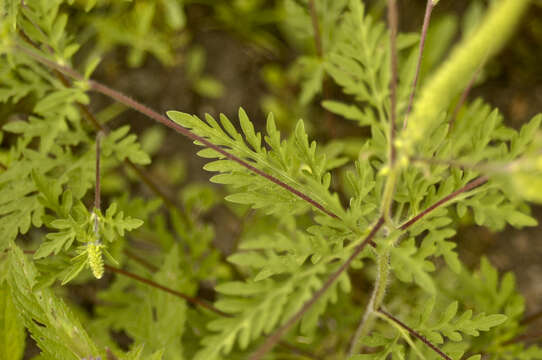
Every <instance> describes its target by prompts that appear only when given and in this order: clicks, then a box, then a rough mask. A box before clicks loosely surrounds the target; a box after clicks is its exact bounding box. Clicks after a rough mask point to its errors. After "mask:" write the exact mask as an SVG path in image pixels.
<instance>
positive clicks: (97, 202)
mask: <svg viewBox="0 0 542 360" xmlns="http://www.w3.org/2000/svg"><path fill="white" fill-rule="evenodd" d="M101 135H102V134H101V133H100V132H99V133H97V134H96V181H95V187H94V209H96V210H100V209H101V206H102V205H101V203H102V200H101V182H100V178H101V177H100V152H101V151H100V140H101V137H102V136H101Z"/></svg>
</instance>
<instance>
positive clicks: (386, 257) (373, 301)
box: [348, 250, 390, 357]
mask: <svg viewBox="0 0 542 360" xmlns="http://www.w3.org/2000/svg"><path fill="white" fill-rule="evenodd" d="M389 261H390V252H389V250H385V251H384V253H383V254H380V255H379V256H378V272H377V276H376V281H375V283H374V288H373V293H372V294H371V298H370V300H369V304H368V305H367V307H366V308H365V311H364V313H363V316H362V317H361V320H360V322H359V325H358V327H357V329H356V332H355V333H354V336H353V337H352V339H351V341H350V349H349V350H348V356H349V357H350V356H353V355H355V354H357V353H358V352H359V349H360V342H359V341H360V340H361V339H362V338H363V337H365V336H366V335H367V334H368V332H369V330H370V328H371V326H372V324H373V322H374V312H375V311H376V310H377V309H378V308H380V305H381V304H382V301H383V300H384V295H385V294H386V288H387V285H388V274H389V268H390V267H389Z"/></svg>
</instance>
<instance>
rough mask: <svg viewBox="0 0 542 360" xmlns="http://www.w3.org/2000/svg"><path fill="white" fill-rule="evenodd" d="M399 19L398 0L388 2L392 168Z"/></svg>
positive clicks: (392, 164) (393, 163)
mask: <svg viewBox="0 0 542 360" xmlns="http://www.w3.org/2000/svg"><path fill="white" fill-rule="evenodd" d="M398 23H399V17H398V11H397V2H396V0H388V26H389V27H390V57H391V59H390V66H391V79H390V135H389V140H390V168H393V167H394V165H395V158H396V149H395V125H396V124H395V122H396V116H397V29H398V27H399V25H398Z"/></svg>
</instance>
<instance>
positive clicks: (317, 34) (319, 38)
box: [309, 0, 324, 58]
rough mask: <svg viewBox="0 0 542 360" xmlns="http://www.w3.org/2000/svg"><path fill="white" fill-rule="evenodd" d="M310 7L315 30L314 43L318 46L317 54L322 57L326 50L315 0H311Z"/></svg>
mask: <svg viewBox="0 0 542 360" xmlns="http://www.w3.org/2000/svg"><path fill="white" fill-rule="evenodd" d="M309 8H310V13H311V21H312V29H313V32H314V45H315V46H316V54H318V56H319V57H320V58H322V56H323V55H324V50H323V48H322V35H321V33H320V26H319V24H318V13H317V11H316V5H315V4H314V0H309Z"/></svg>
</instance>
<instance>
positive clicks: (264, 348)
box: [249, 216, 384, 360]
mask: <svg viewBox="0 0 542 360" xmlns="http://www.w3.org/2000/svg"><path fill="white" fill-rule="evenodd" d="M382 225H384V217H383V216H381V217H380V218H379V219H378V220H377V222H376V224H375V225H374V226H373V228H372V229H371V232H370V233H369V234H368V235H367V236H366V237H365V239H363V241H362V242H361V243H360V244H359V245H357V246H356V247H355V248H354V251H353V252H352V254H351V255H350V256H349V257H348V259H347V260H346V261H345V262H344V263H342V265H341V266H340V267H339V268H338V269H337V270H335V271H334V272H333V273H332V274H331V275H330V276H329V277H328V279H327V280H326V282H325V283H324V285H323V286H322V287H321V288H320V289H318V291H316V292H315V293H314V294H313V295H312V297H311V298H310V299H309V300H308V301H307V302H305V303H304V304H303V306H302V307H301V309H299V310H298V311H297V312H296V313H295V314H294V315H292V316H291V317H290V318H289V319H288V321H286V323H284V325H282V326H281V327H279V328H278V329H277V330H275V332H273V333H272V334H271V335H270V336H269V337H268V338H267V340H266V341H265V342H264V343H263V344H262V345H260V347H258V348H257V349H256V351H255V352H254V353H252V355H251V356H250V358H249V359H250V360H259V359H261V358H262V357H263V356H264V355H265V354H267V353H268V352H269V351H270V350H271V349H272V348H273V347H274V346H275V344H277V343H278V342H279V341H280V338H281V337H282V336H283V335H284V334H285V333H286V331H288V330H289V329H290V328H291V327H292V326H294V325H295V324H296V323H297V322H298V321H299V320H300V319H301V318H302V317H303V315H304V314H305V313H306V312H307V311H308V310H309V309H310V308H311V307H312V306H313V305H314V304H315V303H316V302H317V301H318V300H319V299H320V298H321V297H322V295H324V294H325V293H326V291H327V290H329V288H330V287H331V285H333V284H334V283H335V281H337V279H338V278H339V276H341V274H342V273H343V272H344V271H345V270H347V269H348V268H349V267H350V264H351V263H352V261H354V259H355V258H356V257H357V256H358V255H359V254H360V253H361V252H362V251H363V249H365V247H366V246H367V245H368V244H369V242H370V241H372V240H373V238H374V237H375V236H376V234H377V233H378V230H380V228H381V227H382Z"/></svg>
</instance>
